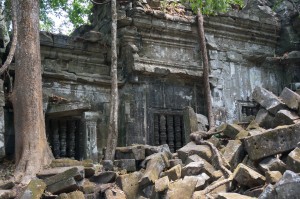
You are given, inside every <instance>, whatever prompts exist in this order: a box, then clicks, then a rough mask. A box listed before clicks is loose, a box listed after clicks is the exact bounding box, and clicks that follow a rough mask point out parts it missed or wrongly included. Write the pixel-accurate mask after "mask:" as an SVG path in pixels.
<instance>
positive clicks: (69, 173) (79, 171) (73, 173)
mask: <svg viewBox="0 0 300 199" xmlns="http://www.w3.org/2000/svg"><path fill="white" fill-rule="evenodd" d="M70 178H74V179H75V180H76V181H79V180H82V179H83V178H84V167H82V166H81V167H72V168H70V169H68V170H66V171H64V172H62V173H58V174H56V175H54V176H51V177H49V178H46V179H44V181H45V183H46V185H47V186H49V185H52V184H55V183H58V182H60V181H64V180H67V179H70Z"/></svg>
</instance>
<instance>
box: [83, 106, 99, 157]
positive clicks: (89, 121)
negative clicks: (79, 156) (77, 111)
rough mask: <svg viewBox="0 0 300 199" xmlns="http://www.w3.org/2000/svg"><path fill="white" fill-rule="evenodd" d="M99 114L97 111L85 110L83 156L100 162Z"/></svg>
mask: <svg viewBox="0 0 300 199" xmlns="http://www.w3.org/2000/svg"><path fill="white" fill-rule="evenodd" d="M98 118H99V114H98V113H96V112H84V113H83V115H82V125H83V126H82V129H83V138H84V139H83V142H84V143H82V144H83V146H84V150H83V157H84V159H92V160H93V161H94V162H98V148H97V120H98Z"/></svg>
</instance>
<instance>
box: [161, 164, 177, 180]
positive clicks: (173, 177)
mask: <svg viewBox="0 0 300 199" xmlns="http://www.w3.org/2000/svg"><path fill="white" fill-rule="evenodd" d="M162 176H168V178H169V180H173V181H175V180H177V179H178V178H180V177H181V165H180V164H178V165H176V166H174V167H172V168H171V169H169V170H167V171H165V172H163V174H162ZM155 182H156V181H155Z"/></svg>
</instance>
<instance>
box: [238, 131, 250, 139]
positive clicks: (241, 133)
mask: <svg viewBox="0 0 300 199" xmlns="http://www.w3.org/2000/svg"><path fill="white" fill-rule="evenodd" d="M249 135H250V133H249V132H248V131H246V130H242V131H240V132H239V133H238V134H237V135H236V136H235V139H236V140H242V139H244V138H245V137H248V136H249Z"/></svg>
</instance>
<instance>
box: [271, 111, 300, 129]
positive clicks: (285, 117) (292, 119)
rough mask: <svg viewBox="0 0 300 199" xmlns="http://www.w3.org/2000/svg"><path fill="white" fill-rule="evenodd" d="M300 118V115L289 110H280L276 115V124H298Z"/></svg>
mask: <svg viewBox="0 0 300 199" xmlns="http://www.w3.org/2000/svg"><path fill="white" fill-rule="evenodd" d="M299 118H300V116H299V115H297V114H296V113H293V112H291V111H289V110H280V111H278V112H277V113H276V115H275V119H274V126H280V125H291V124H296V120H298V119H299Z"/></svg>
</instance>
